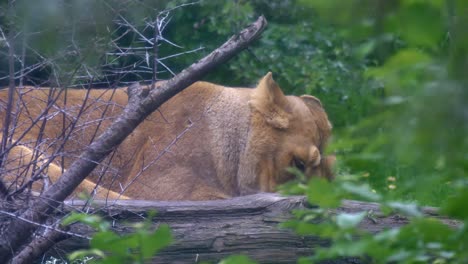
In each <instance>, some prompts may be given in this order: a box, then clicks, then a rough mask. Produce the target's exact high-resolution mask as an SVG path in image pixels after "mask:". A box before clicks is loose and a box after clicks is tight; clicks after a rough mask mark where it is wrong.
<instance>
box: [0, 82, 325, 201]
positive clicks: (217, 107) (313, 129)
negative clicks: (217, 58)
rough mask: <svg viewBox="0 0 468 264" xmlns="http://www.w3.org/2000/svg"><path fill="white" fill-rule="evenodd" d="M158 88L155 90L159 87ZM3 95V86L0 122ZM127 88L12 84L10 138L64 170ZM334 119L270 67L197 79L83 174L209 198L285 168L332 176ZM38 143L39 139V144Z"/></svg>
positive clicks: (118, 186)
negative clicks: (238, 81)
mask: <svg viewBox="0 0 468 264" xmlns="http://www.w3.org/2000/svg"><path fill="white" fill-rule="evenodd" d="M156 89H157V88H156ZM7 94H8V93H7V91H6V90H0V120H2V121H3V120H4V118H5V112H6V111H5V108H6V101H7ZM127 100H128V96H127V94H126V90H125V89H123V88H121V89H108V90H97V89H92V90H76V89H67V90H58V89H45V88H22V89H17V90H16V94H15V102H16V103H15V104H14V105H15V107H14V110H13V112H12V113H11V114H12V116H13V120H14V121H15V124H14V125H13V126H11V127H13V128H14V129H10V130H11V131H10V134H12V137H13V139H14V140H17V141H20V142H21V144H22V145H26V146H31V147H34V149H40V150H41V153H48V154H49V155H52V156H54V157H55V156H58V158H57V159H56V160H55V161H54V162H57V165H61V166H63V167H64V168H67V166H69V165H70V164H71V162H72V161H73V160H74V159H76V158H77V157H78V155H79V153H80V152H81V151H82V150H83V149H84V148H86V147H87V146H88V145H89V143H90V142H91V141H92V140H93V139H94V138H96V137H97V136H98V135H99V134H100V133H101V132H102V131H103V130H104V129H105V128H106V127H108V126H109V124H110V123H111V122H112V121H113V120H114V119H115V118H116V116H118V115H119V114H120V113H121V112H122V109H123V108H124V106H125V105H126V103H127ZM330 133H331V124H330V122H329V120H328V117H327V114H326V113H325V111H324V109H323V107H322V104H321V103H320V101H319V100H318V99H317V98H315V97H313V96H310V95H303V96H300V97H297V96H285V95H284V94H283V92H282V91H281V89H280V87H279V86H278V85H277V84H276V82H275V81H274V80H273V78H272V75H271V73H268V74H267V75H266V76H265V77H263V78H262V79H261V80H260V82H259V84H258V85H257V87H256V88H255V89H249V88H227V87H223V86H219V85H215V84H212V83H207V82H197V83H194V84H193V85H191V86H190V87H188V88H186V89H185V90H184V91H182V92H181V93H179V94H178V95H176V96H174V97H173V98H172V99H170V100H169V101H167V102H166V103H165V104H163V105H162V106H161V107H160V108H159V109H158V110H157V111H155V112H154V113H153V114H151V115H150V116H149V117H148V118H147V119H146V120H145V121H144V122H143V123H142V124H140V126H139V127H137V129H135V131H134V132H133V133H132V134H131V135H130V136H129V137H128V138H127V139H126V140H125V141H124V142H123V143H122V144H121V145H120V146H119V147H117V148H116V149H115V151H114V152H113V153H112V154H111V155H110V156H109V157H108V158H107V159H106V160H105V161H103V162H101V163H100V165H99V166H98V168H97V169H96V170H95V171H94V172H93V173H92V175H91V176H90V177H89V179H90V180H92V181H93V182H99V183H100V184H101V185H102V186H103V187H105V188H108V189H109V190H112V191H114V192H117V193H123V194H124V195H126V196H127V197H129V198H132V199H154V200H207V199H220V198H228V197H233V196H239V195H246V194H251V193H257V192H272V191H275V188H276V186H277V185H278V184H281V183H284V182H286V181H288V180H291V179H292V178H293V175H292V174H290V173H288V172H287V171H286V168H288V167H290V166H295V167H297V168H298V169H299V170H301V171H303V172H304V173H305V174H306V175H318V176H324V177H328V178H331V177H332V173H331V171H330V164H331V163H332V162H333V158H331V157H324V156H323V151H324V148H325V145H326V142H327V140H328V138H329V136H330ZM38 139H39V140H38Z"/></svg>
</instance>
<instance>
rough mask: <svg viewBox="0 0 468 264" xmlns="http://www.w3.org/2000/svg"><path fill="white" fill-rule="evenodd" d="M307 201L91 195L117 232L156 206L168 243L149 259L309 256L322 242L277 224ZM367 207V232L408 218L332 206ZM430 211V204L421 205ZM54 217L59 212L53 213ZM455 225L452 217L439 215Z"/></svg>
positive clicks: (286, 259)
mask: <svg viewBox="0 0 468 264" xmlns="http://www.w3.org/2000/svg"><path fill="white" fill-rule="evenodd" d="M66 205H67V206H66V207H65V208H64V209H65V210H64V211H62V213H67V212H68V211H70V210H73V209H74V208H80V209H82V208H83V206H84V205H85V203H84V202H83V201H67V202H66ZM306 207H310V206H309V205H308V204H307V199H306V198H305V197H303V196H293V197H282V196H280V195H278V194H272V193H263V194H255V195H249V196H243V197H237V198H233V199H229V200H219V201H197V202H158V201H136V200H125V201H118V202H115V203H112V204H108V203H106V202H105V201H96V202H95V203H94V205H93V209H92V212H93V213H99V214H101V215H104V216H106V217H107V218H108V219H109V220H112V221H113V223H114V228H115V230H116V231H117V232H118V233H127V232H129V231H130V230H129V225H130V224H131V223H134V222H141V221H142V220H143V219H144V217H146V216H147V212H148V211H149V210H156V211H157V214H156V217H155V218H154V219H153V223H154V225H155V226H157V225H159V224H161V223H167V224H168V225H169V226H170V227H171V230H172V232H173V235H174V238H175V241H174V244H173V245H171V246H169V247H168V248H166V249H165V250H163V251H162V252H160V253H158V254H157V256H156V257H155V258H154V259H153V263H197V262H202V261H209V262H216V261H219V260H221V259H222V258H224V257H227V256H229V255H232V254H245V255H248V256H250V257H251V258H253V259H254V260H256V261H258V262H259V263H296V260H297V259H298V258H299V257H300V256H308V255H309V256H310V255H312V254H313V249H314V248H316V247H318V246H324V245H327V241H325V240H323V239H320V238H317V237H301V236H298V235H296V234H294V232H293V231H292V230H288V229H285V228H281V227H279V224H280V223H282V222H284V221H285V220H287V219H290V218H291V217H292V215H291V210H294V209H303V208H306ZM362 211H372V212H373V218H372V219H371V218H366V219H365V220H364V221H363V223H362V224H361V227H362V228H363V229H365V230H368V231H370V232H373V233H375V232H378V231H381V230H383V229H384V228H392V227H397V226H401V225H404V224H406V223H407V222H408V220H407V219H406V218H404V217H402V216H400V215H390V216H384V215H382V214H380V213H379V206H378V204H374V203H365V202H358V201H344V202H343V204H342V206H341V207H340V208H338V210H337V213H338V212H348V213H352V212H362ZM424 211H425V212H426V213H428V214H431V215H433V216H436V215H435V209H432V208H426V209H425V210H424ZM57 217H61V215H58V216H57ZM444 221H445V222H446V223H447V224H449V225H452V226H455V225H457V222H455V221H450V220H444ZM70 231H71V232H74V233H78V234H82V235H84V236H91V235H92V232H93V231H92V230H91V229H90V228H89V227H86V226H84V225H82V224H75V225H73V226H72V227H71V230H70ZM87 245H88V240H86V239H84V238H79V237H72V238H70V239H68V240H65V241H64V242H61V243H59V244H58V245H56V251H58V252H63V251H65V252H70V251H73V250H76V249H79V248H85V247H87ZM326 263H362V261H361V260H359V259H356V258H346V259H339V260H330V261H328V262H326Z"/></svg>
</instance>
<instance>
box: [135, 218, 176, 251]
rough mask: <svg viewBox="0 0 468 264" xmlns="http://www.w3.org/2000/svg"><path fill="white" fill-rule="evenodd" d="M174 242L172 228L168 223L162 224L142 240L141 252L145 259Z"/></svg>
mask: <svg viewBox="0 0 468 264" xmlns="http://www.w3.org/2000/svg"><path fill="white" fill-rule="evenodd" d="M171 242H172V235H171V230H170V228H169V226H168V225H166V224H163V225H160V226H159V228H158V229H157V230H155V231H154V232H153V233H152V234H150V235H148V236H144V237H143V239H142V240H141V244H140V247H141V252H142V255H143V257H144V258H145V259H147V258H150V257H152V256H154V255H155V254H156V253H157V252H158V251H159V250H161V249H163V248H164V247H166V246H168V245H169V244H170V243H171Z"/></svg>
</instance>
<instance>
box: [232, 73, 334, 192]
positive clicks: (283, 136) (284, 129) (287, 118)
mask: <svg viewBox="0 0 468 264" xmlns="http://www.w3.org/2000/svg"><path fill="white" fill-rule="evenodd" d="M249 105H250V108H251V112H252V119H251V130H252V131H251V134H250V141H249V146H248V148H249V155H250V159H252V160H256V164H257V165H256V168H255V169H254V170H255V171H256V175H257V177H258V178H257V179H256V181H253V180H249V179H245V178H243V177H242V175H241V183H240V184H241V185H242V184H244V185H247V186H250V188H252V189H256V188H255V187H257V189H258V187H259V188H260V190H262V191H267V192H270V191H274V189H275V187H276V185H277V184H281V183H284V182H286V181H288V180H291V179H292V178H293V177H294V175H292V174H291V173H289V172H288V171H287V168H289V167H296V168H297V169H299V170H300V171H302V172H303V173H304V174H305V175H306V176H321V177H326V178H328V179H331V178H332V177H333V175H332V172H331V165H332V164H333V162H334V157H332V156H329V157H326V156H324V154H323V152H324V148H325V146H326V143H327V141H328V138H329V137H330V134H331V129H332V126H331V124H330V122H329V120H328V117H327V114H326V113H325V110H324V109H323V107H322V104H321V102H320V100H319V99H317V98H316V97H314V96H311V95H303V96H300V97H298V96H285V95H284V94H283V92H282V91H281V89H280V87H279V86H278V84H277V83H276V82H275V81H274V80H273V78H272V75H271V73H268V74H267V75H266V76H265V77H263V79H262V80H261V81H260V83H259V84H258V86H257V88H256V89H255V91H254V93H253V95H252V98H251V100H250V102H249ZM242 181H243V182H242Z"/></svg>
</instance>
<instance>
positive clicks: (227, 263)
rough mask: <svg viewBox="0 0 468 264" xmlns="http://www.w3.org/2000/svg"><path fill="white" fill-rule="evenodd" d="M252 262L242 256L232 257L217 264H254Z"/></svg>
mask: <svg viewBox="0 0 468 264" xmlns="http://www.w3.org/2000/svg"><path fill="white" fill-rule="evenodd" d="M255 263H257V262H255V261H254V260H252V259H251V258H249V257H247V256H244V255H232V256H229V257H227V258H225V259H223V260H221V261H220V262H219V264H255Z"/></svg>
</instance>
